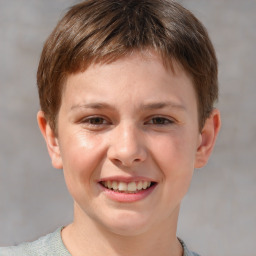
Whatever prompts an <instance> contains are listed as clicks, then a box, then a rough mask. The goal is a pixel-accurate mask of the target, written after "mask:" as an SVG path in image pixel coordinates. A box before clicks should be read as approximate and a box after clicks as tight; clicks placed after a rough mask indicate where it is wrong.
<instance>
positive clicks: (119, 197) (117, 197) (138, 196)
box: [98, 176, 157, 203]
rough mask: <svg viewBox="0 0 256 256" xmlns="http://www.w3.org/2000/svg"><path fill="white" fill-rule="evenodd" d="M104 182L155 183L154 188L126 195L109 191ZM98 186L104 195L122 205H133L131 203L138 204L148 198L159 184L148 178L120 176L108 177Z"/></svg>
mask: <svg viewBox="0 0 256 256" xmlns="http://www.w3.org/2000/svg"><path fill="white" fill-rule="evenodd" d="M104 181H119V182H127V183H129V182H133V181H134V182H138V181H150V182H152V183H153V185H152V186H150V187H149V188H147V189H142V190H140V191H138V192H136V193H126V192H119V191H114V190H111V189H108V188H106V187H104V186H103V185H102V182H104ZM98 185H99V187H100V190H101V191H102V192H103V193H104V195H105V196H106V197H107V198H109V199H111V200H113V201H117V202H121V203H131V202H136V201H140V200H143V199H145V198H146V197H148V196H149V195H150V194H151V193H152V192H153V191H154V189H155V188H156V186H157V182H155V181H154V180H152V179H149V178H146V177H138V176H137V177H120V176H114V177H107V178H103V179H101V180H99V181H98Z"/></svg>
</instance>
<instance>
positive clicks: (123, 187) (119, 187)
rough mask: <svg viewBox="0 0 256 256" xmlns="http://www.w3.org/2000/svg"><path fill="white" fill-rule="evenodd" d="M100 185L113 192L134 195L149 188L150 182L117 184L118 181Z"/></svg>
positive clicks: (104, 182) (105, 182)
mask: <svg viewBox="0 0 256 256" xmlns="http://www.w3.org/2000/svg"><path fill="white" fill-rule="evenodd" d="M101 184H102V185H103V186H104V187H106V188H108V189H112V190H115V191H120V192H127V193H135V192H137V191H140V190H142V189H147V188H149V187H150V185H151V182H150V181H137V182H135V181H132V182H128V183H127V182H122V181H121V182H119V181H110V180H108V181H103V182H101Z"/></svg>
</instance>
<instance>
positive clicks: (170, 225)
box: [62, 206, 183, 256]
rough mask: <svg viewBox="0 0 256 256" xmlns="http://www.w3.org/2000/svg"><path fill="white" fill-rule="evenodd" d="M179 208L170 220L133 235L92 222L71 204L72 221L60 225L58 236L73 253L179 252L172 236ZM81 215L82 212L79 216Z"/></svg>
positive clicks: (173, 255) (170, 255) (172, 255)
mask: <svg viewBox="0 0 256 256" xmlns="http://www.w3.org/2000/svg"><path fill="white" fill-rule="evenodd" d="M178 212H179V209H177V210H176V211H175V216H172V221H168V222H164V223H161V224H159V223H158V225H156V227H152V228H151V229H150V230H147V231H146V232H143V233H139V234H136V235H120V234H117V233H115V232H112V231H109V230H106V229H105V228H104V227H102V225H100V224H98V223H95V222H94V221H93V220H92V219H91V218H89V217H88V216H87V215H85V214H84V212H83V211H82V210H81V209H80V208H79V207H76V206H75V211H74V222H73V223H71V224H70V225H69V226H67V227H66V228H64V229H63V231H62V239H63V242H64V244H65V246H66V247H67V249H68V251H69V252H70V253H71V254H72V255H73V256H83V255H87V256H101V255H102V254H103V253H104V255H111V256H120V255H122V256H130V255H133V256H141V255H147V256H153V255H154V256H155V255H161V256H182V255H183V254H182V253H183V249H182V246H181V244H180V242H179V241H178V239H177V237H176V230H177V220H178ZM81 215H82V216H81Z"/></svg>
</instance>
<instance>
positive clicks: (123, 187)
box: [118, 182, 127, 191]
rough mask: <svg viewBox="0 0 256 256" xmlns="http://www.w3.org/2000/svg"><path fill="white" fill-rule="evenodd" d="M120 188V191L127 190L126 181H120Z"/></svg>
mask: <svg viewBox="0 0 256 256" xmlns="http://www.w3.org/2000/svg"><path fill="white" fill-rule="evenodd" d="M118 190H119V191H126V190H127V184H126V183H124V182H119V185H118Z"/></svg>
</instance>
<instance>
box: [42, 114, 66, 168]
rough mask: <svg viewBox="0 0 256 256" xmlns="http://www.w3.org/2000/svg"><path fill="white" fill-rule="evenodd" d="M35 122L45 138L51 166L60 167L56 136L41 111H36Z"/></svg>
mask: <svg viewBox="0 0 256 256" xmlns="http://www.w3.org/2000/svg"><path fill="white" fill-rule="evenodd" d="M37 122H38V126H39V128H40V130H41V133H42V135H43V137H44V139H45V142H46V145H47V149H48V152H49V155H50V157H51V159H52V165H53V167H55V168H57V169H62V167H63V166H62V158H61V154H60V147H59V143H58V138H57V137H56V135H55V133H54V131H53V130H52V128H51V127H50V125H49V123H48V122H47V120H46V118H45V115H44V112H43V111H39V112H38V113H37Z"/></svg>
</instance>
